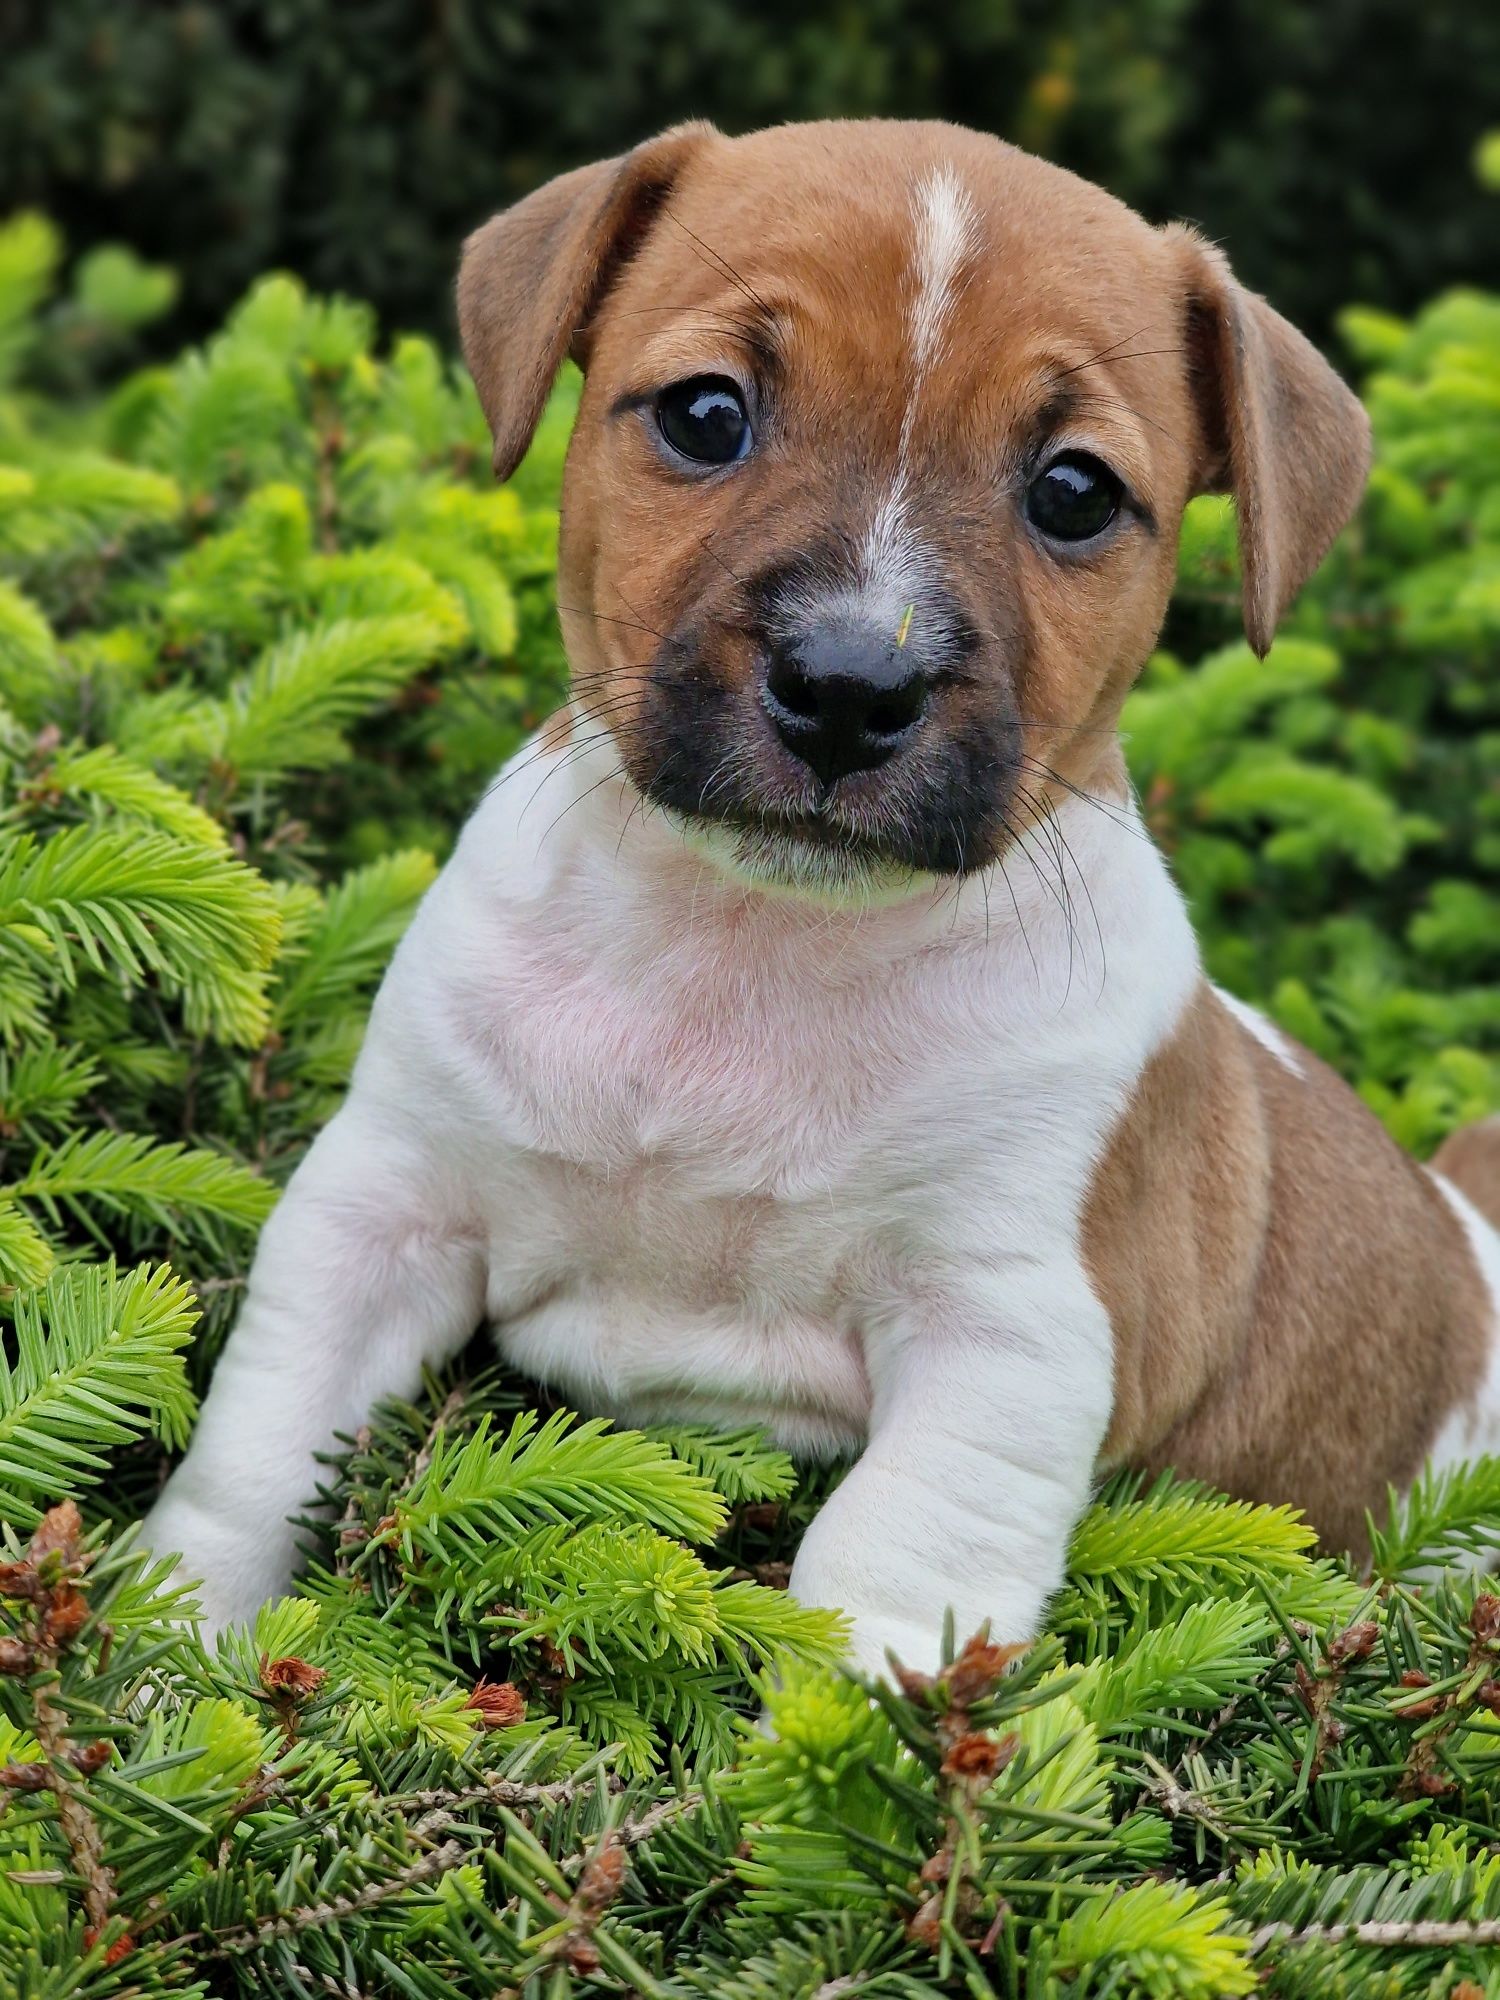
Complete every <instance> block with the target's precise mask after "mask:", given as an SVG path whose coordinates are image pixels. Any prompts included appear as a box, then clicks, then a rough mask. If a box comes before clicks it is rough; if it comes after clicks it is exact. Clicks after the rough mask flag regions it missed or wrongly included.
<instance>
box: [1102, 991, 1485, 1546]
mask: <svg viewBox="0 0 1500 2000" xmlns="http://www.w3.org/2000/svg"><path fill="white" fill-rule="evenodd" d="M1288 1047H1289V1048H1290V1049H1293V1050H1294V1052H1295V1054H1296V1056H1297V1059H1298V1061H1299V1062H1300V1064H1301V1068H1302V1072H1303V1073H1302V1074H1300V1075H1294V1074H1292V1073H1291V1072H1290V1071H1289V1070H1287V1069H1286V1068H1285V1067H1284V1066H1283V1064H1282V1063H1281V1062H1279V1061H1278V1060H1277V1058H1276V1056H1275V1055H1273V1054H1272V1053H1271V1052H1270V1051H1269V1050H1267V1049H1264V1048H1262V1047H1261V1046H1260V1044H1259V1043H1258V1042H1256V1041H1255V1039H1254V1038H1253V1036H1251V1035H1250V1034H1249V1033H1248V1032H1247V1031H1246V1030H1245V1029H1244V1028H1243V1027H1242V1026H1241V1024H1240V1023H1239V1022H1237V1021H1236V1020H1235V1019H1234V1017H1233V1016H1232V1015H1231V1014H1230V1013H1229V1011H1228V1010H1227V1009H1226V1008H1225V1007H1223V1006H1222V1005H1221V1004H1220V1002H1219V1001H1218V1000H1217V999H1216V997H1215V996H1214V995H1213V993H1212V991H1211V990H1210V989H1209V988H1207V987H1205V988H1204V989H1203V990H1202V992H1201V993H1200V995H1199V997H1198V999H1197V1001H1196V1002H1195V1003H1194V1005H1193V1006H1192V1008H1191V1009H1190V1010H1189V1013H1188V1015H1187V1017H1186V1019H1185V1020H1184V1022H1183V1024H1182V1027H1181V1028H1180V1029H1179V1030H1178V1032H1177V1034H1176V1035H1175V1036H1174V1037H1173V1039H1172V1041H1171V1042H1170V1043H1169V1044H1168V1045H1167V1046H1166V1047H1165V1048H1164V1049H1163V1050H1161V1051H1160V1052H1159V1054H1158V1055H1157V1056H1156V1057H1155V1058H1154V1060H1153V1061H1152V1063H1151V1064H1150V1065H1149V1066H1148V1068H1147V1070H1146V1073H1145V1075H1144V1076H1143V1077H1142V1080H1141V1084H1140V1087H1139V1088H1138V1090H1137V1092H1136V1095H1135V1098H1134V1099H1133V1101H1132V1103H1131V1104H1130V1106H1129V1108H1128V1109H1127V1111H1126V1113H1125V1115H1124V1117H1123V1118H1122V1119H1121V1121H1120V1124H1119V1126H1118V1128H1117V1129H1116V1131H1115V1133H1114V1136H1113V1138H1112V1140H1111V1142H1110V1145H1109V1148H1108V1150H1107V1152H1106V1154H1105V1157H1104V1159H1103V1161H1102V1163H1101V1165H1100V1167H1099V1170H1098V1172H1097V1175H1096V1177H1095V1182H1094V1186H1093V1188H1092V1190H1091V1194H1090V1199H1089V1202H1088V1205H1087V1208H1086V1211H1085V1215H1084V1223H1083V1254H1084V1262H1085V1266H1086V1268H1087V1269H1088V1271H1089V1273H1090V1276H1091V1278H1092V1280H1093V1282H1094V1284H1095V1286H1096V1288H1097V1290H1098V1292H1099V1295H1100V1297H1101V1299H1102V1300H1103V1302H1104V1304H1105V1307H1106V1309H1107V1310H1108V1312H1109V1315H1110V1320H1111V1324H1112V1325H1113V1328H1114V1334H1115V1356H1116V1391H1115V1414H1114V1419H1113V1422H1112V1424H1111V1427H1110V1433H1109V1437H1108V1438H1107V1440H1106V1445H1105V1454H1106V1457H1107V1459H1108V1460H1109V1461H1110V1462H1112V1463H1116V1464H1133V1465H1140V1466H1143V1467H1145V1468H1146V1469H1148V1470H1151V1471H1156V1470H1160V1469H1161V1468H1163V1467H1166V1466H1171V1467H1174V1468H1175V1469H1176V1470H1177V1471H1178V1472H1179V1473H1181V1474H1183V1475H1184V1476H1186V1477H1190V1478H1198V1479H1203V1480H1206V1481H1208V1482H1210V1483H1211V1484H1213V1485H1215V1486H1218V1487H1222V1488H1223V1489H1224V1490H1225V1491H1227V1492H1230V1493H1233V1494H1236V1495H1238V1496H1240V1497H1242V1498H1244V1499H1248V1500H1260V1501H1269V1502H1274V1503H1288V1502H1289V1503H1291V1504H1293V1505H1296V1506H1299V1507H1301V1508H1302V1509H1303V1510H1304V1511H1305V1512H1306V1514H1307V1516H1308V1518H1309V1519H1310V1520H1311V1522H1312V1523H1313V1525H1314V1526H1315V1527H1316V1528H1317V1530H1318V1532H1319V1535H1320V1536H1321V1538H1322V1539H1323V1541H1324V1542H1325V1543H1326V1544H1327V1545H1328V1546H1329V1547H1331V1548H1335V1549H1349V1550H1351V1551H1352V1552H1354V1553H1355V1554H1356V1555H1360V1554H1362V1553H1363V1550H1364V1547H1365V1522H1364V1515H1365V1510H1366V1509H1367V1508H1373V1507H1375V1506H1376V1505H1378V1504H1379V1503H1380V1502H1381V1501H1382V1500H1383V1497H1384V1493H1385V1488H1386V1486H1387V1484H1388V1483H1395V1484H1401V1483H1403V1482H1404V1481H1406V1480H1409V1479H1410V1478H1411V1477H1412V1476H1413V1474H1414V1473H1415V1472H1416V1471H1417V1470H1418V1468H1419V1467H1420V1465H1421V1461H1422V1459H1423V1457H1424V1455H1425V1453H1426V1452H1427V1450H1428V1448H1429V1447H1430V1445H1431V1443H1432V1440H1433V1438H1434V1436H1435V1435H1436V1433H1437V1431H1438V1429H1439V1428H1440V1426H1441V1424H1442V1422H1443V1420H1444V1418H1445V1417H1446V1416H1447V1415H1448V1414H1449V1412H1450V1411H1451V1410H1452V1409H1453V1408H1454V1407H1455V1405H1457V1404H1459V1403H1460V1402H1462V1401H1463V1400H1464V1399H1465V1397H1466V1396H1468V1395H1469V1394H1470V1393H1472V1391H1473V1389H1474V1388H1475V1387H1476V1386H1477V1384H1478V1382H1479V1380H1480V1378H1481V1375H1482V1373H1483V1369H1484V1363H1485V1350H1486V1344H1487V1332H1486V1329H1487V1322H1488V1316H1489V1311H1490V1305H1489V1298H1488V1293H1487V1291H1486V1289H1485V1285H1484V1281H1483V1279H1482V1277H1481V1275H1480V1273H1479V1270H1478V1268H1477V1266H1476V1264H1475V1261H1474V1257H1473V1253H1472V1251H1471V1249H1470V1246H1469V1243H1468V1240H1467V1238H1466V1236H1465V1234H1464V1231H1463V1229H1462V1226H1461V1225H1460V1223H1459V1221H1458V1219H1457V1217H1456V1216H1455V1215H1454V1214H1453V1212H1452V1210H1451V1209H1450V1208H1449V1206H1448V1204H1447V1202H1446V1201H1445V1200H1444V1199H1443V1197H1442V1195H1441V1193H1440V1192H1439V1191H1438V1189H1437V1188H1435V1187H1434V1186H1433V1184H1432V1181H1431V1179H1430V1177H1429V1176H1428V1175H1427V1174H1425V1173H1424V1172H1423V1171H1422V1170H1421V1168H1419V1167H1418V1166H1417V1165H1416V1164H1415V1163H1414V1162H1413V1161H1412V1160H1410V1159H1409V1158H1408V1157H1407V1156H1406V1155H1405V1154H1404V1153H1403V1152H1402V1151H1401V1150H1400V1148H1399V1147H1398V1146H1396V1145H1395V1143H1394V1142H1393V1141H1392V1140H1391V1139H1390V1137H1389V1136H1388V1134H1387V1133H1386V1132H1385V1130H1384V1128H1383V1127H1382V1126H1381V1125H1380V1123H1379V1121H1378V1120H1377V1119H1376V1118H1375V1117H1374V1116H1373V1114H1372V1113H1371V1112H1369V1111H1368V1110H1367V1109H1366V1108H1365V1106H1364V1105H1363V1104H1361V1103H1360V1101H1359V1099H1358V1098H1357V1097H1356V1096H1355V1094H1354V1093H1353V1091H1351V1090H1350V1089H1349V1088H1348V1086H1347V1085H1346V1084H1345V1083H1344V1082H1343V1081H1342V1079H1340V1078H1339V1077H1337V1076H1335V1075H1334V1073H1333V1072H1332V1071H1331V1070H1330V1069H1328V1068H1327V1067H1326V1066H1325V1065H1324V1064H1322V1063H1320V1062H1319V1061H1318V1060H1317V1058H1316V1057H1315V1056H1313V1055H1311V1054H1310V1053H1309V1052H1308V1051H1306V1050H1304V1049H1301V1048H1297V1047H1296V1046H1295V1045H1294V1044H1290V1043H1289V1044H1288ZM1495 1152H1496V1155H1497V1157H1500V1143H1497V1145H1496V1147H1495Z"/></svg>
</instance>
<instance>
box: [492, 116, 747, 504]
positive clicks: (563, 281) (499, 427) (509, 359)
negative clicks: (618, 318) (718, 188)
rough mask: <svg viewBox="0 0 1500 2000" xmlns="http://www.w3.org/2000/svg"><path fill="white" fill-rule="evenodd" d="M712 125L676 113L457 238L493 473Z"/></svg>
mask: <svg viewBox="0 0 1500 2000" xmlns="http://www.w3.org/2000/svg"><path fill="white" fill-rule="evenodd" d="M716 136H717V135H716V134H715V132H714V128H713V126H711V125H704V124H692V125H678V126H675V127H674V128H673V129H672V130H671V131H670V132H663V133H662V134H661V136H660V138H657V139H649V140H647V141H646V143H645V144H644V145H642V146H637V147H636V148H635V150H634V151H633V152H629V153H626V154H624V155H623V156H622V157H621V158H619V159H614V160H600V161H599V162H597V164H596V165H594V166H591V167H578V168H576V169H575V171H574V172H572V173H570V174H561V175H559V177H558V178H557V179H556V180H553V181H548V182H547V184H546V186H545V187H541V188H538V189H537V191H536V193H535V194H531V195H528V196H527V197H526V199H525V200H524V201H520V202H517V203H516V205H515V207H514V208H507V209H505V210H504V211H503V212H502V213H501V214H499V215H496V216H493V217H492V218H491V219H490V221H488V222H486V223H485V224H484V225H483V227H482V228H480V229H476V230H475V232H474V234H473V235H472V236H471V237H470V238H469V239H468V241H467V242H466V243H465V244H464V254H463V262H462V264H461V265H460V267H459V273H458V328H459V333H460V335H461V337H462V339H463V348H464V359H465V360H466V361H467V362H468V364H469V373H470V374H471V375H472V376H473V377H474V386H475V388H476V389H477V390H478V391H479V400H480V403H481V404H482V405H483V407H484V414H485V416H486V417H487V418H488V419H489V426H490V429H491V431H493V433H494V437H495V471H496V473H497V474H498V475H499V477H500V478H501V479H508V478H509V477H510V475H511V474H512V473H513V472H514V471H515V469H516V467H517V466H518V465H519V464H520V462H521V459H522V456H523V455H524V453H525V450H526V447H527V445H528V444H530V442H531V434H532V432H533V431H534V430H535V429H536V426H537V420H538V418H539V417H540V416H541V414H542V406H543V405H544V403H545V402H546V400H547V394H548V391H549V390H550V389H551V387H552V384H553V381H554V380H555V378H556V375H557V371H558V369H559V368H560V367H561V366H562V361H563V356H564V355H565V354H568V353H570V352H571V353H572V354H573V355H574V358H575V359H577V360H580V361H582V360H583V359H584V357H585V354H586V350H587V334H588V324H589V320H590V318H591V317H592V315H593V314H594V313H595V312H596V311H597V309H598V306H599V303H600V301H601V299H602V298H603V296H604V293H605V291H606V289H607V288H608V286H609V283H610V280H611V279H612V278H613V277H614V275H615V273H616V272H617V271H618V270H619V268H620V266H621V265H622V264H623V263H624V262H625V261H626V259H627V258H628V257H629V256H630V255H631V254H632V252H633V251H634V250H635V249H637V248H638V247H639V245H640V242H641V240H642V238H643V237H644V235H645V232H646V230H647V229H648V228H649V227H650V225H651V221H652V218H653V217H654V216H655V215H656V214H657V212H658V211H659V210H660V208H661V205H662V203H663V202H664V201H665V200H666V199H667V196H668V195H669V194H670V193H671V191H672V185H673V183H674V182H675V180H676V179H677V177H678V175H679V174H680V173H681V171H682V169H683V166H684V165H685V164H686V162H687V160H688V159H689V157H690V156H691V155H692V154H693V153H695V152H697V151H698V149H699V148H700V147H701V146H702V145H703V144H704V143H705V142H706V141H707V140H709V139H711V138H713V137H716Z"/></svg>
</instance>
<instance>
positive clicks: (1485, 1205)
mask: <svg viewBox="0 0 1500 2000" xmlns="http://www.w3.org/2000/svg"><path fill="white" fill-rule="evenodd" d="M1432 1165H1433V1170H1434V1171H1435V1172H1436V1173H1440V1174H1441V1175H1442V1176H1443V1178H1444V1179H1445V1180H1450V1181H1452V1183H1453V1185H1454V1186H1455V1187H1456V1188H1457V1189H1458V1190H1459V1191H1460V1193H1462V1194H1466V1195H1467V1196H1468V1197H1469V1200H1470V1201H1472V1202H1473V1204H1474V1206H1475V1207H1476V1208H1477V1209H1478V1210H1479V1213H1480V1214H1481V1215H1482V1216H1484V1217H1485V1218H1486V1219H1487V1220H1488V1221H1490V1222H1492V1223H1494V1225H1495V1227H1496V1228H1497V1229H1500V1118H1485V1119H1483V1120H1482V1121H1481V1122H1480V1123H1479V1124H1478V1125H1466V1126H1465V1127H1464V1129H1463V1131H1461V1132H1455V1133H1454V1134H1453V1135H1452V1136H1451V1138H1449V1139H1446V1140H1445V1141H1444V1142H1443V1144H1442V1145H1441V1146H1440V1147H1439V1148H1438V1150H1437V1154H1436V1157H1435V1158H1434V1159H1433V1162H1432Z"/></svg>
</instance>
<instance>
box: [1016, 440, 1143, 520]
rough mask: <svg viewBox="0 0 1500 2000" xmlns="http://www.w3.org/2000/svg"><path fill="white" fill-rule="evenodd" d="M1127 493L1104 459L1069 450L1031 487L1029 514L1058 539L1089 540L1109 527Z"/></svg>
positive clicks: (1084, 452)
mask: <svg viewBox="0 0 1500 2000" xmlns="http://www.w3.org/2000/svg"><path fill="white" fill-rule="evenodd" d="M1124 494H1125V488H1124V486H1123V485H1122V484H1121V482H1120V481H1119V480H1118V479H1117V478H1116V477H1115V475H1114V473H1112V472H1111V471H1110V469H1109V467H1108V466H1107V465H1106V464H1104V462H1103V460H1102V459H1097V458H1092V457H1090V455H1089V454H1088V453H1087V452H1086V451H1065V452H1064V453H1063V454H1062V456H1061V457H1060V458H1054V459H1053V461H1052V463H1051V464H1050V465H1049V466H1048V467H1047V469H1046V471H1045V472H1039V473H1038V474H1037V476H1036V478H1035V479H1033V480H1032V482H1031V484H1030V485H1029V486H1028V487H1027V489H1026V514H1027V518H1028V519H1029V520H1030V522H1031V525H1032V526H1033V527H1034V528H1036V529H1038V530H1039V531H1040V533H1042V534H1044V535H1046V536H1048V537H1049V538H1050V539H1051V540H1052V541H1054V542H1088V541H1092V540H1093V538H1094V536H1095V535H1098V534H1102V533H1103V531H1104V530H1105V529H1106V528H1107V527H1108V526H1109V524H1110V522H1111V521H1112V520H1113V519H1114V518H1115V515H1116V514H1117V513H1118V512H1119V511H1120V502H1121V500H1122V499H1123V498H1124Z"/></svg>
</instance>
